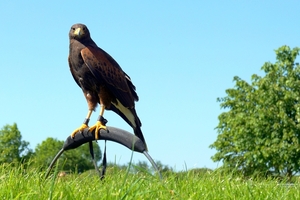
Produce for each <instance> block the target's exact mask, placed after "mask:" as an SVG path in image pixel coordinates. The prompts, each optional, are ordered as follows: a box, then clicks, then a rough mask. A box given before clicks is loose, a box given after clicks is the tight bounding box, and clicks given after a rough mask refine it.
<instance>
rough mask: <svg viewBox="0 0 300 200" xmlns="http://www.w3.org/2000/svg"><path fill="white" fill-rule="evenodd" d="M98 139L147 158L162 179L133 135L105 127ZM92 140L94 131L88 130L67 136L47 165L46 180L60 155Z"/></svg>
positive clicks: (142, 144) (141, 143)
mask: <svg viewBox="0 0 300 200" xmlns="http://www.w3.org/2000/svg"><path fill="white" fill-rule="evenodd" d="M98 138H99V139H98V140H109V141H112V142H117V143H119V144H121V145H123V146H125V147H127V148H128V149H130V150H133V151H136V152H139V153H143V154H144V155H145V156H146V157H147V159H148V160H149V161H150V163H151V164H152V166H153V168H154V169H155V170H156V171H157V173H158V174H159V176H160V178H162V176H161V174H160V172H159V170H158V167H157V165H156V164H155V162H154V160H153V159H152V158H151V156H150V155H149V154H148V152H147V151H146V146H145V144H144V143H143V142H142V141H141V140H140V139H139V138H138V137H136V136H135V135H133V134H131V133H129V132H127V131H125V130H122V129H118V128H115V127H111V126H107V130H103V129H101V130H100V134H99V135H98ZM93 140H95V135H94V131H92V132H90V131H89V129H88V128H87V129H84V130H83V131H82V132H81V133H79V132H78V133H76V135H75V137H74V138H71V136H69V137H68V138H67V139H66V141H65V143H64V145H63V147H62V149H61V150H60V151H59V152H58V153H57V155H56V156H55V157H54V159H53V160H52V162H51V164H50V165H49V167H48V170H47V173H46V178H47V177H48V175H49V173H50V171H51V169H52V167H53V165H54V164H55V162H56V161H57V159H58V158H59V157H60V156H61V154H62V153H63V152H64V151H67V150H70V149H75V148H77V147H79V146H81V145H82V144H85V143H87V142H91V141H93ZM95 167H96V166H95Z"/></svg>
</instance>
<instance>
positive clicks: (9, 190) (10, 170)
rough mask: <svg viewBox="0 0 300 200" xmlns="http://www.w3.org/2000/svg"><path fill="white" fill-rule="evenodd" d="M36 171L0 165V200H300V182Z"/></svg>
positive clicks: (213, 175)
mask: <svg viewBox="0 0 300 200" xmlns="http://www.w3.org/2000/svg"><path fill="white" fill-rule="evenodd" d="M44 175H45V174H44V173H41V172H38V170H36V169H29V170H24V169H22V167H19V168H16V167H11V166H9V165H5V166H4V165H2V166H0V199H35V200H38V199H93V200H94V199H151V200H152V199H251V200H252V199H272V200H274V199H280V200H282V199H299V197H300V183H297V182H296V183H295V184H286V183H278V182H277V181H275V180H251V179H249V180H244V179H241V178H237V177H233V176H231V175H221V174H220V173H218V172H214V171H213V172H207V173H197V172H194V171H188V172H180V173H169V174H165V175H164V178H163V180H160V179H159V178H158V177H157V176H155V175H151V174H148V173H146V172H139V173H137V174H128V173H127V171H126V170H119V169H117V168H113V167H111V168H108V170H107V175H106V178H105V180H104V181H100V180H99V177H98V176H97V174H95V173H94V171H90V172H85V173H83V174H68V175H66V176H64V177H56V176H55V175H56V173H54V174H52V175H51V177H49V178H48V179H47V180H45V179H44Z"/></svg>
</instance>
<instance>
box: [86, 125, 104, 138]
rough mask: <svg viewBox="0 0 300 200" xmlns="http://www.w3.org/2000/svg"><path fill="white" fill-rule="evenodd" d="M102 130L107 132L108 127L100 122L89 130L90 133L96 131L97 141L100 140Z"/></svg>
mask: <svg viewBox="0 0 300 200" xmlns="http://www.w3.org/2000/svg"><path fill="white" fill-rule="evenodd" d="M100 129H104V130H107V129H106V126H105V125H103V124H102V123H101V122H100V121H97V122H96V124H95V125H94V126H91V127H90V128H89V130H90V131H93V130H95V139H96V140H98V133H99V131H100Z"/></svg>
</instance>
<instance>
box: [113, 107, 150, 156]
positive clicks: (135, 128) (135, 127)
mask: <svg viewBox="0 0 300 200" xmlns="http://www.w3.org/2000/svg"><path fill="white" fill-rule="evenodd" d="M109 109H110V110H112V111H114V112H115V113H117V114H118V115H119V116H120V117H122V119H124V120H125V121H126V122H127V123H128V124H129V125H130V126H131V127H132V128H133V131H134V134H135V135H136V136H137V137H138V138H140V139H141V140H142V142H143V143H144V144H145V147H146V150H147V151H148V148H147V144H146V140H145V138H144V135H143V132H142V130H141V126H142V123H141V121H140V119H139V117H138V116H137V114H136V111H135V109H134V108H132V109H129V108H126V109H127V111H128V112H127V113H126V112H122V111H121V110H124V107H123V108H122V109H119V108H118V107H117V106H116V105H115V104H111V106H110V108H109ZM126 115H131V116H126ZM132 118H134V122H133V121H132Z"/></svg>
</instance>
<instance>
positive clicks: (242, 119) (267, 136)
mask: <svg viewBox="0 0 300 200" xmlns="http://www.w3.org/2000/svg"><path fill="white" fill-rule="evenodd" d="M299 50H300V49H299V48H294V49H292V50H291V49H290V48H289V47H288V46H282V47H280V48H279V49H278V50H275V52H276V59H277V61H276V63H274V64H272V63H270V62H267V63H265V64H264V65H263V66H262V68H261V69H262V70H263V71H264V72H265V76H264V77H260V76H258V75H256V74H254V75H252V78H251V80H252V83H251V84H249V83H247V82H246V81H244V80H242V79H240V78H239V77H237V76H236V77H234V82H235V87H234V88H233V89H227V90H226V94H227V96H226V97H224V98H218V101H219V102H221V104H220V106H221V108H222V109H227V110H228V111H227V112H223V113H222V114H220V115H219V117H218V119H219V124H218V126H217V127H216V129H217V132H218V138H217V140H216V141H215V142H214V143H213V144H212V145H210V147H211V148H215V149H216V150H217V153H216V154H215V155H214V156H213V157H212V159H213V161H223V167H225V168H228V169H230V170H233V169H238V170H241V171H242V173H243V174H244V175H253V174H257V173H258V174H271V175H276V176H278V175H284V176H287V177H289V178H291V177H292V176H293V175H294V174H295V173H298V172H299V171H300V145H299V143H300V124H299V122H300V101H299V100H300V66H299V64H298V63H295V60H296V57H297V55H299Z"/></svg>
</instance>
